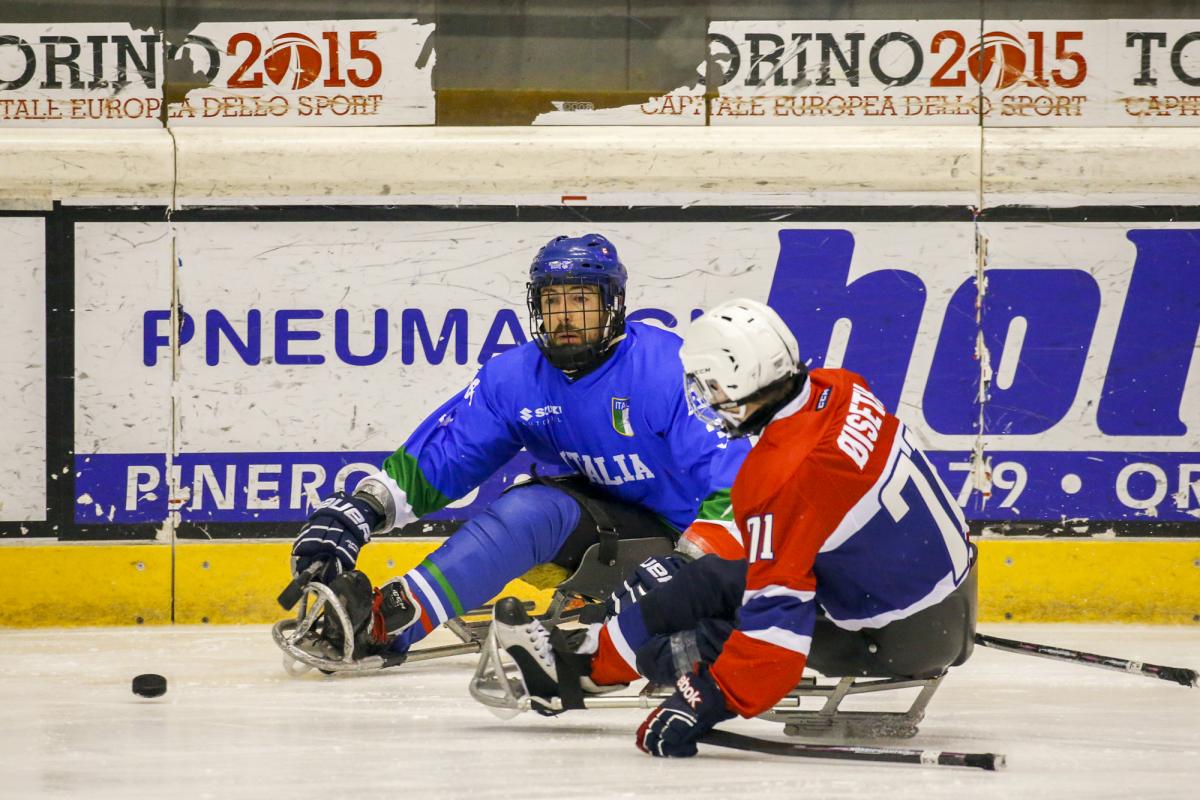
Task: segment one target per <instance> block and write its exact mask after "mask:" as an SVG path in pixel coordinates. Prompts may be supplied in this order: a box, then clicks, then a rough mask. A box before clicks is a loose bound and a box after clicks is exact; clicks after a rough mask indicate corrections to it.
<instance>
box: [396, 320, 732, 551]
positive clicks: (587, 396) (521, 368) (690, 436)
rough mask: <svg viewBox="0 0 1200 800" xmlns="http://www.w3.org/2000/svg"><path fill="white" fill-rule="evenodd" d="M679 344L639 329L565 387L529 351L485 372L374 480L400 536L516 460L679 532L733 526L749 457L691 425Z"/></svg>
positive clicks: (633, 327)
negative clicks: (734, 497) (551, 470)
mask: <svg viewBox="0 0 1200 800" xmlns="http://www.w3.org/2000/svg"><path fill="white" fill-rule="evenodd" d="M680 344H681V340H680V338H679V337H678V336H676V335H675V334H673V333H670V332H668V331H664V330H662V329H660V328H656V327H653V326H650V325H645V324H642V323H638V322H630V323H628V324H627V326H626V335H625V337H624V339H623V340H622V341H621V342H619V343H618V344H617V346H616V347H617V350H616V352H615V353H614V354H613V355H612V357H611V358H609V359H608V361H606V362H605V363H604V364H603V365H601V366H600V367H599V368H598V369H596V370H595V371H593V372H591V373H589V374H587V375H585V376H583V377H582V378H579V379H578V380H574V381H572V380H569V379H568V378H567V376H566V375H564V374H563V373H562V372H561V371H560V370H558V369H557V368H555V367H554V366H552V365H551V364H550V363H549V362H548V361H547V360H546V358H545V357H544V356H543V355H542V353H541V351H540V350H538V348H537V346H536V345H535V344H534V343H532V342H530V343H527V344H524V345H521V346H519V347H515V348H513V349H511V350H508V351H506V352H504V353H502V354H500V355H498V356H496V357H495V358H493V359H492V360H490V361H489V362H488V363H487V364H485V365H484V366H483V367H482V368H481V369H480V370H479V372H478V373H477V374H476V376H475V378H474V379H473V380H472V381H471V382H470V384H469V385H468V386H467V387H466V389H464V390H463V391H462V392H461V393H459V394H457V395H455V396H454V397H453V398H451V399H450V400H449V401H448V402H446V403H444V404H443V405H442V406H441V407H440V408H438V409H437V410H436V411H434V412H433V413H432V414H430V415H429V417H428V418H427V419H426V420H425V421H424V422H422V423H421V424H420V426H418V427H417V429H416V430H415V431H414V432H413V434H412V435H411V436H410V437H409V438H408V441H406V442H405V443H404V444H403V445H402V446H401V447H400V448H399V449H398V450H396V452H395V453H393V454H392V455H391V456H389V457H388V459H387V460H386V461H385V462H384V464H383V468H382V470H381V472H380V473H378V474H376V475H374V476H373V477H374V478H376V479H378V480H380V481H382V482H383V483H384V484H385V485H386V486H387V487H388V488H389V490H390V491H391V492H392V495H393V498H394V499H395V501H396V508H397V515H396V525H397V526H399V525H404V524H406V523H408V522H411V521H413V520H416V519H419V518H420V517H422V516H424V515H425V514H428V513H430V512H432V511H436V510H437V509H439V508H441V507H443V506H445V505H446V504H448V503H451V502H453V501H454V500H456V499H458V498H459V497H462V496H463V495H465V494H466V493H467V492H469V491H471V490H472V489H474V488H475V487H476V486H478V485H479V484H480V483H481V482H483V481H484V480H485V479H487V478H488V476H490V475H491V474H492V473H493V472H495V471H496V470H497V469H498V468H499V467H501V466H502V465H503V464H505V463H506V462H507V461H508V460H509V459H511V458H512V457H513V456H514V455H516V453H517V452H518V451H519V450H520V449H521V448H525V449H526V450H528V451H529V453H530V454H531V455H533V456H534V457H536V458H537V459H539V460H540V461H544V462H547V463H558V464H561V465H562V466H563V467H565V468H567V469H569V470H571V471H574V472H578V473H579V474H581V475H583V476H584V477H586V478H587V479H588V481H590V482H591V483H592V484H594V485H596V486H597V487H600V488H601V489H603V490H604V491H605V492H606V493H607V494H608V495H610V496H612V497H613V498H614V499H618V500H622V501H625V502H628V503H634V504H637V505H639V506H642V507H644V508H646V509H648V510H650V511H652V512H654V513H656V514H658V515H659V516H660V517H662V518H663V519H664V520H665V521H666V522H667V523H669V524H670V525H671V526H673V527H674V528H676V529H677V530H683V529H684V528H686V527H687V526H688V525H689V524H691V523H692V521H693V520H695V519H697V518H700V519H705V520H713V521H718V522H721V523H724V525H725V526H731V525H732V515H731V509H730V501H729V492H730V487H732V485H733V480H734V477H735V476H736V474H737V471H738V468H739V467H740V465H741V462H742V460H743V459H744V458H745V456H746V453H747V452H748V450H749V445H748V444H747V443H746V442H745V441H744V440H741V441H739V440H730V439H728V438H727V437H726V436H725V435H724V434H723V433H720V432H717V431H714V430H710V429H709V428H708V427H707V426H706V425H705V424H704V423H702V422H700V421H699V420H698V419H696V417H694V416H692V415H691V414H690V413H689V410H688V404H687V401H686V398H685V396H684V393H683V381H682V375H683V366H682V364H681V363H680V360H679V347H680Z"/></svg>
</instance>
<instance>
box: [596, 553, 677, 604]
mask: <svg viewBox="0 0 1200 800" xmlns="http://www.w3.org/2000/svg"><path fill="white" fill-rule="evenodd" d="M689 561H691V559H689V558H688V557H687V556H685V555H683V554H681V553H671V554H669V555H665V556H651V557H650V558H647V559H646V560H645V561H643V562H642V563H641V564H638V565H637V566H636V567H634V570H633V572H631V573H629V577H627V578H626V579H625V583H624V585H622V586H621V588H619V589H617V590H616V591H615V592H613V593H612V594H611V595H609V597H608V600H607V601H605V603H604V605H605V610H606V611H607V613H608V616H610V617H614V616H616V615H617V614H620V613H621V611H622V610H623V609H626V608H628V607H629V606H631V605H633V604H634V603H636V602H637V601H638V600H640V599H641V598H643V597H645V596H646V594H647V593H648V592H650V591H651V590H652V589H655V588H657V587H658V586H661V585H662V584H664V583H666V582H667V581H669V580H671V578H673V577H675V573H676V572H679V570H681V569H683V567H684V565H685V564H687V563H688V562H689Z"/></svg>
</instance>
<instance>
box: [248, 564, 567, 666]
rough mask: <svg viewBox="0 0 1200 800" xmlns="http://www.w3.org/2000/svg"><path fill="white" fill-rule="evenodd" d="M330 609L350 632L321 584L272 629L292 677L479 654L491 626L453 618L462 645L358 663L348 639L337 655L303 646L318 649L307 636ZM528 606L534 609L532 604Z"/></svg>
mask: <svg viewBox="0 0 1200 800" xmlns="http://www.w3.org/2000/svg"><path fill="white" fill-rule="evenodd" d="M310 603H311V604H310ZM327 605H328V606H329V608H330V609H331V610H332V612H333V613H335V614H337V616H338V621H339V622H340V623H341V625H342V630H350V628H351V626H350V621H349V617H348V616H347V615H346V610H345V608H343V607H342V604H341V603H339V602H338V601H337V599H336V598H335V596H334V594H333V592H332V591H330V589H329V587H328V586H326V585H325V584H322V583H309V584H307V585H306V586H305V587H304V589H303V593H302V595H301V605H300V608H299V610H298V611H297V614H296V616H295V617H292V618H288V619H282V620H280V621H279V622H276V623H275V624H274V625H273V626H272V627H271V637H272V638H273V639H274V640H275V644H276V645H277V646H278V647H279V649H280V650H282V651H283V668H284V670H285V671H286V672H287V673H288V674H289V675H291V676H293V677H299V676H301V675H304V674H305V673H307V672H308V671H309V670H313V669H316V670H319V671H321V672H324V673H327V674H330V673H335V672H338V673H340V672H349V673H359V674H363V673H370V672H378V671H380V670H382V669H387V668H389V667H398V666H400V665H401V664H406V663H409V662H416V661H427V660H429V659H432V658H446V657H448V656H460V655H467V654H470V653H478V652H479V651H480V649H481V647H482V643H483V641H484V639H485V638H486V637H487V629H488V627H489V625H490V622H489V621H484V620H480V621H470V620H466V619H463V618H461V617H454V618H452V619H450V620H447V621H446V624H445V627H446V628H447V629H448V630H450V631H451V632H452V633H453V634H454V635H455V636H457V637H458V638H459V639H461V640H462V641H461V643H459V644H447V645H439V646H437V647H423V648H417V649H414V650H409V651H408V652H406V653H385V654H381V655H373V656H365V657H363V658H359V659H355V658H354V653H353V649H354V644H353V642H352V641H351V640H349V639H347V641H346V644H345V646H344V647H343V650H342V652H341V653H335V652H333V651H332V650H329V649H325V651H324V652H323V653H322V652H319V651H317V652H314V650H311V649H305V648H304V647H303V646H302V644H304V643H307V644H309V645H310V646H315V645H316V643H317V642H316V639H315V638H309V639H308V640H307V642H305V636H306V635H307V634H308V632H309V631H310V630H311V629H312V626H313V624H314V623H315V622H316V621H317V619H319V618H320V615H321V611H322V610H323V609H324V608H325V606H327ZM527 605H528V606H530V607H531V606H532V605H533V604H532V603H529V604H527ZM490 611H491V609H490V607H485V608H479V609H475V610H473V611H470V612H468V613H467V616H474V615H479V614H489V613H490ZM568 613H569V612H568ZM560 618H561V617H560Z"/></svg>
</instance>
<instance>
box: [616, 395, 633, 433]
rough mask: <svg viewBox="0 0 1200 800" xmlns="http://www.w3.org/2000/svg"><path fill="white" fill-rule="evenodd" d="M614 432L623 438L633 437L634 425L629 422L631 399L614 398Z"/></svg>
mask: <svg viewBox="0 0 1200 800" xmlns="http://www.w3.org/2000/svg"><path fill="white" fill-rule="evenodd" d="M612 424H613V430H614V431H616V432H617V433H619V434H621V435H622V436H633V423H632V422H630V420H629V398H628V397H614V398H613V399H612Z"/></svg>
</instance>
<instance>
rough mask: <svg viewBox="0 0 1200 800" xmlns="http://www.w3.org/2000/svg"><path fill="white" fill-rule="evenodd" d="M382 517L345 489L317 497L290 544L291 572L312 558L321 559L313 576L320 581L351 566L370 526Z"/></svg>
mask: <svg viewBox="0 0 1200 800" xmlns="http://www.w3.org/2000/svg"><path fill="white" fill-rule="evenodd" d="M382 519H383V517H382V516H381V515H380V514H379V512H377V511H376V510H375V509H374V508H372V507H371V504H370V503H368V502H367V501H366V500H363V499H362V498H361V497H354V496H352V495H347V494H346V493H345V492H336V493H334V494H333V495H331V496H330V497H328V498H326V499H325V500H323V501H321V502H320V503H318V504H317V506H316V507H315V508H314V509H313V510H312V513H311V514H309V515H308V523H307V524H306V525H305V526H304V527H303V528H301V529H300V535H299V536H297V537H296V541H295V543H293V544H292V575H299V574H300V573H301V572H303V571H304V570H306V569H307V568H308V567H309V565H311V564H312V563H313V562H314V561H324V562H325V567H324V568H323V569H322V570H321V571H320V572H318V573H317V575H316V577H315V578H314V580H317V581H320V582H321V583H329V582H330V581H331V580H333V579H334V578H336V577H337V576H338V575H340V574H341V573H342V572H347V571H349V570H352V569H354V565H355V563H356V562H357V561H358V551H359V550H360V549H361V548H362V546H363V545H364V544H366V543H367V542H369V541H370V540H371V530H372V529H373V528H375V527H376V526H377V525H378V524H379V523H380V521H381V520H382Z"/></svg>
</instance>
